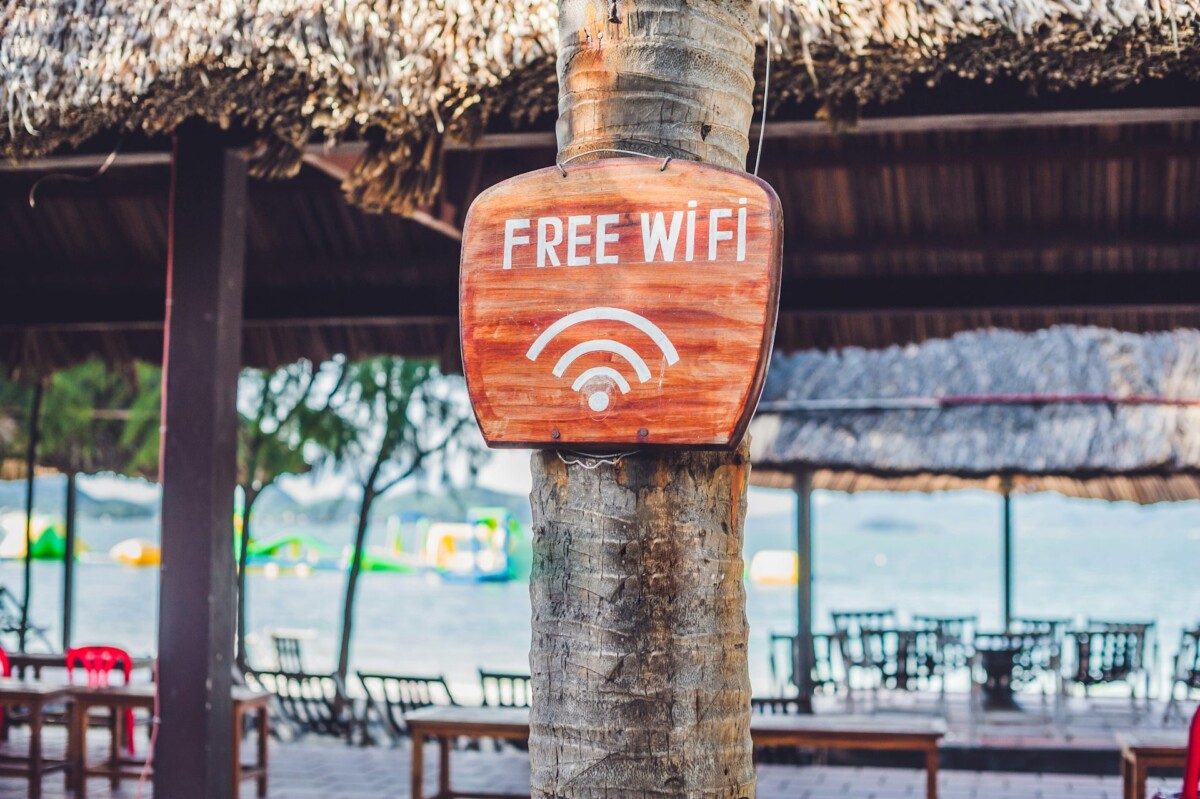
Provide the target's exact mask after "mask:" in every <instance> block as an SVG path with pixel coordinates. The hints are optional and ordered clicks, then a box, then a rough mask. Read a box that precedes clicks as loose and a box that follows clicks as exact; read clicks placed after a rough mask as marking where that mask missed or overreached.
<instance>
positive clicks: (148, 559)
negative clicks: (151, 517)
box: [108, 538, 162, 566]
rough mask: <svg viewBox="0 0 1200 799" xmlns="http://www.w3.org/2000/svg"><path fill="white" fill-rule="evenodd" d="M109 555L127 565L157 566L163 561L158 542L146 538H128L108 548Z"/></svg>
mask: <svg viewBox="0 0 1200 799" xmlns="http://www.w3.org/2000/svg"><path fill="white" fill-rule="evenodd" d="M108 556H109V557H110V558H112V559H113V560H115V561H116V562H117V563H124V564H125V565H126V566H157V565H159V564H160V563H162V550H161V549H159V548H158V544H156V543H154V542H153V541H150V540H148V539H145V538H127V539H125V540H124V541H122V542H121V543H119V544H117V545H116V546H115V547H113V548H112V549H110V550H108Z"/></svg>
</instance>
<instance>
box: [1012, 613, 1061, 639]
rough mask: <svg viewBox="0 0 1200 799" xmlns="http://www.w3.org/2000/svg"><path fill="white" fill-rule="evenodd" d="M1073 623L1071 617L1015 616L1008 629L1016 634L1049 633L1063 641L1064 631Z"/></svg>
mask: <svg viewBox="0 0 1200 799" xmlns="http://www.w3.org/2000/svg"><path fill="white" fill-rule="evenodd" d="M1070 625H1071V620H1070V619H1041V618H1034V617H1033V616H1014V617H1013V619H1012V621H1010V622H1009V624H1008V631H1009V632H1010V633H1013V634H1015V635H1049V636H1052V637H1053V638H1054V640H1056V641H1059V642H1061V641H1062V638H1063V633H1064V632H1065V631H1066V629H1067V627H1069V626H1070Z"/></svg>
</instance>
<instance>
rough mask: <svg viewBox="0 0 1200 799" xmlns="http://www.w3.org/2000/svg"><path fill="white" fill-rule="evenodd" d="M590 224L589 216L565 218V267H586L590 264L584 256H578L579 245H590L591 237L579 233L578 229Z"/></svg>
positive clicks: (590, 260) (589, 260) (588, 259)
mask: <svg viewBox="0 0 1200 799" xmlns="http://www.w3.org/2000/svg"><path fill="white" fill-rule="evenodd" d="M590 224H592V218H591V217H590V216H568V217H567V266H587V265H588V264H590V263H591V262H592V259H591V258H588V257H587V256H586V255H579V254H578V251H579V247H580V245H583V244H591V243H592V237H591V236H588V235H587V234H584V233H580V232H579V228H580V227H582V226H583V225H590Z"/></svg>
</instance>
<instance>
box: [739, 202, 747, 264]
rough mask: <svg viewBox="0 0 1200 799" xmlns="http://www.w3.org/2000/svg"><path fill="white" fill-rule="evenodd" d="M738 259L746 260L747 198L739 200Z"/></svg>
mask: <svg viewBox="0 0 1200 799" xmlns="http://www.w3.org/2000/svg"><path fill="white" fill-rule="evenodd" d="M738 205H739V206H740V207H739V208H738V225H737V259H738V261H744V260H746V198H745V197H743V198H741V199H740V200H738Z"/></svg>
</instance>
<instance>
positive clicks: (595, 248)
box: [459, 158, 783, 451]
mask: <svg viewBox="0 0 1200 799" xmlns="http://www.w3.org/2000/svg"><path fill="white" fill-rule="evenodd" d="M662 166H663V162H662V161H658V160H651V159H646V158H619V159H606V160H603V161H593V162H591V163H587V164H580V165H576V166H567V167H566V168H565V171H566V175H565V176H564V174H563V171H561V170H560V169H559V168H558V167H551V168H549V169H543V170H540V171H537V172H531V173H529V174H526V175H521V176H519V177H516V178H513V179H511V180H507V181H505V182H503V183H500V184H499V185H497V186H494V187H492V188H491V189H488V190H487V191H485V192H484V193H483V194H481V195H480V196H479V198H478V199H477V200H476V201H475V203H474V204H473V205H472V206H471V209H470V212H469V213H468V215H467V221H466V225H465V227H464V229H463V247H462V271H461V273H460V284H459V290H460V296H459V301H460V305H461V312H462V315H461V324H462V352H463V364H464V367H465V370H466V376H467V387H468V389H469V391H470V394H471V402H472V404H473V405H474V408H475V415H476V417H477V418H478V420H479V426H480V428H481V429H482V430H483V436H484V438H485V439H486V440H487V442H488V444H489V445H491V446H503V447H509V446H511V447H517V446H521V447H541V448H554V447H578V448H584V449H589V450H607V451H612V450H619V449H625V448H638V449H640V448H643V447H654V446H670V447H693V448H704V449H727V448H732V447H735V446H737V444H738V443H739V442H740V441H741V438H742V435H743V434H744V433H745V430H746V425H747V424H748V423H749V421H750V417H751V415H752V414H753V413H754V408H755V406H756V405H757V403H758V398H759V394H760V393H761V391H762V384H763V379H764V377H765V374H766V368H767V361H768V360H769V359H770V353H771V342H772V339H773V337H774V334H775V319H776V315H777V312H778V305H779V274H780V266H781V258H782V246H783V223H782V220H781V216H780V208H779V198H778V197H776V196H775V192H774V191H772V190H771V187H770V186H768V185H767V184H766V183H764V182H763V181H761V180H759V179H757V178H754V177H751V176H750V175H747V174H744V173H741V172H735V171H732V170H729V169H722V168H719V167H713V166H706V165H703V164H698V163H695V162H690V161H671V162H670V163H669V164H668V165H667V166H666V168H665V169H663V168H662Z"/></svg>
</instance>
